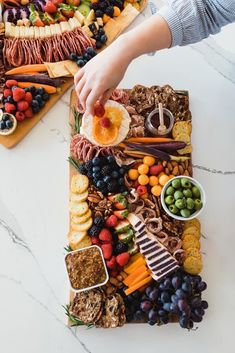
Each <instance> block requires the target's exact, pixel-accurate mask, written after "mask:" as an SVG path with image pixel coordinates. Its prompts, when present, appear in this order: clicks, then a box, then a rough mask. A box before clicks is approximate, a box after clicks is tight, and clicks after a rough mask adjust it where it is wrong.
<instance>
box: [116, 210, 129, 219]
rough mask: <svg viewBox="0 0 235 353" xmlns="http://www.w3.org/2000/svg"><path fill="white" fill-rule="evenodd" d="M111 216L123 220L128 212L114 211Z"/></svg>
mask: <svg viewBox="0 0 235 353" xmlns="http://www.w3.org/2000/svg"><path fill="white" fill-rule="evenodd" d="M113 214H114V215H115V216H116V217H117V218H118V219H125V218H126V217H127V216H128V214H129V212H128V210H126V209H125V210H120V211H114V212H113Z"/></svg>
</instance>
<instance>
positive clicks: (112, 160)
mask: <svg viewBox="0 0 235 353" xmlns="http://www.w3.org/2000/svg"><path fill="white" fill-rule="evenodd" d="M106 159H107V161H108V162H109V163H114V162H115V163H116V159H115V158H114V156H108V157H106Z"/></svg>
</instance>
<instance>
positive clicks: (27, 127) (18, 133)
mask: <svg viewBox="0 0 235 353" xmlns="http://www.w3.org/2000/svg"><path fill="white" fill-rule="evenodd" d="M72 85H73V78H69V79H68V78H67V79H66V82H65V83H63V85H62V86H61V91H60V92H59V93H55V94H52V95H50V99H49V101H48V102H47V103H46V104H45V106H44V107H43V108H42V110H41V111H40V112H39V113H38V114H36V115H34V116H33V118H31V119H25V120H24V121H22V122H20V123H18V125H17V128H16V130H15V132H14V133H13V134H12V135H9V136H0V144H2V145H3V146H4V147H6V148H13V147H15V146H16V145H17V144H18V143H19V142H20V141H21V140H22V139H23V138H24V137H25V136H26V135H27V134H28V133H29V132H30V131H31V130H32V128H33V127H34V126H35V125H36V124H37V123H38V122H39V121H40V120H41V119H42V118H43V116H44V115H45V114H46V113H47V112H48V111H49V110H50V109H51V108H52V107H53V106H54V105H55V104H56V102H57V101H58V100H59V99H60V98H61V97H62V96H63V94H64V93H65V92H66V91H67V90H68V89H69V88H70V87H71V86H72Z"/></svg>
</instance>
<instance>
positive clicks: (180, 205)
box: [175, 199, 186, 210]
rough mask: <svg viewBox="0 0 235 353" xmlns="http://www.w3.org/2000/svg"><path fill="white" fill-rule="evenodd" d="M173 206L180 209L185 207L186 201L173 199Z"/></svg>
mask: <svg viewBox="0 0 235 353" xmlns="http://www.w3.org/2000/svg"><path fill="white" fill-rule="evenodd" d="M175 206H176V207H177V208H179V209H180V210H181V209H182V208H185V206H186V202H185V200H184V199H178V200H176V201H175Z"/></svg>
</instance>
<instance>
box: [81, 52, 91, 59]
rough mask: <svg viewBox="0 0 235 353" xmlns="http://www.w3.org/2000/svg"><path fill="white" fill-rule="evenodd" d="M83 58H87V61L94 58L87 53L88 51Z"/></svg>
mask: <svg viewBox="0 0 235 353" xmlns="http://www.w3.org/2000/svg"><path fill="white" fill-rule="evenodd" d="M83 58H84V59H85V60H87V61H89V60H91V59H92V57H91V56H90V55H89V54H87V53H85V54H84V55H83Z"/></svg>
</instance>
